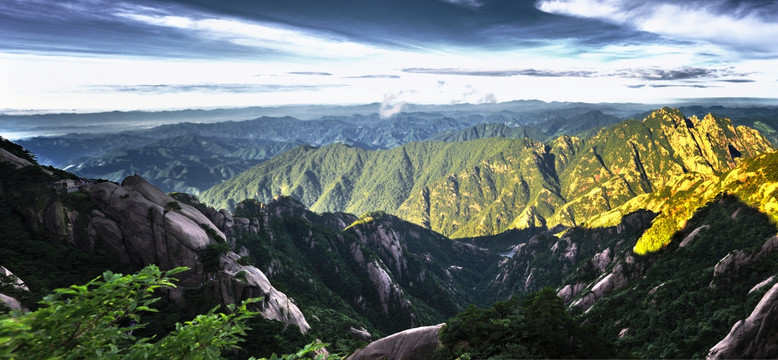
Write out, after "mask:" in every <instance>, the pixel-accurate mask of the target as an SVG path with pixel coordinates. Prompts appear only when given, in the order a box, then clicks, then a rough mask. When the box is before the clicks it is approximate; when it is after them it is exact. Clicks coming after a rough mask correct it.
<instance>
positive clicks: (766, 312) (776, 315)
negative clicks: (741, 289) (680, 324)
mask: <svg viewBox="0 0 778 360" xmlns="http://www.w3.org/2000/svg"><path fill="white" fill-rule="evenodd" d="M776 324H778V284H775V285H773V287H772V288H770V290H768V291H767V293H765V294H764V296H763V297H762V300H760V301H759V303H758V304H757V305H756V307H755V308H754V311H752V312H751V315H750V316H749V317H748V318H746V319H745V320H740V321H738V322H737V323H735V325H734V326H732V329H731V330H730V331H729V334H727V336H726V337H725V338H724V339H722V340H721V341H719V343H718V344H716V345H715V346H714V347H713V348H711V349H710V351H709V352H708V359H733V358H737V359H745V358H757V359H768V358H775V357H776V356H778V326H776Z"/></svg>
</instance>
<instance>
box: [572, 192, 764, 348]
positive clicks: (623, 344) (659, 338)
mask: <svg viewBox="0 0 778 360" xmlns="http://www.w3.org/2000/svg"><path fill="white" fill-rule="evenodd" d="M696 229H699V230H697V233H696V236H695V237H694V238H693V239H690V241H689V242H687V244H686V246H684V247H680V246H679V244H680V243H681V241H682V240H683V239H684V238H685V237H686V236H688V235H689V234H690V233H691V232H692V231H695V230H696ZM777 231H778V229H776V227H775V224H773V223H772V222H771V221H770V218H768V217H767V216H766V215H764V214H762V213H760V212H759V211H758V210H756V209H754V208H751V207H749V206H747V205H745V204H744V203H743V202H741V201H740V200H739V199H738V198H737V197H734V196H728V195H722V196H719V197H717V198H716V199H715V200H714V201H711V202H710V203H708V204H707V205H706V206H705V207H703V208H700V209H699V210H698V211H697V212H696V213H695V214H694V216H693V217H692V218H691V219H690V220H689V221H688V222H687V225H686V227H685V228H684V229H681V230H680V231H679V232H678V233H677V234H676V235H675V236H674V237H673V238H672V241H671V242H670V243H669V245H667V246H666V247H665V248H663V249H661V250H659V251H657V252H655V253H650V254H648V255H645V256H640V257H637V258H636V260H637V261H639V262H641V263H642V264H644V265H646V266H647V265H650V268H648V270H647V271H646V272H645V274H644V276H641V277H639V278H637V279H635V280H634V281H633V282H631V283H630V285H629V286H628V287H627V288H625V289H622V290H619V291H615V292H614V293H613V294H611V295H609V296H608V297H605V298H603V299H601V300H599V301H598V302H597V304H595V305H594V306H593V307H592V308H591V309H590V310H589V311H587V312H586V313H585V314H583V315H582V317H583V319H584V320H585V321H587V322H589V323H592V324H595V325H598V326H600V327H602V329H603V330H604V333H605V335H606V336H607V337H608V338H611V339H618V340H617V341H616V344H617V346H618V348H619V349H620V350H621V351H623V352H626V353H632V354H634V356H637V357H640V358H702V357H705V356H706V355H707V351H708V350H709V349H710V348H711V347H712V346H713V345H715V344H716V342H718V341H719V340H721V339H722V338H724V336H725V335H726V334H727V332H728V331H729V330H730V329H731V327H732V325H733V324H734V323H735V322H737V321H738V320H741V319H743V318H745V317H747V316H748V314H749V313H750V312H751V310H753V308H754V305H755V304H756V302H757V301H758V300H759V299H760V298H761V296H762V294H763V291H764V290H763V291H762V292H761V293H760V292H754V293H750V294H749V291H750V289H751V288H752V287H753V286H754V285H756V284H757V283H759V282H761V281H763V280H765V279H767V278H769V277H770V276H772V275H775V274H776V271H775V264H776V262H778V254H776V253H772V254H769V255H766V256H764V257H762V258H760V259H759V260H758V261H756V262H755V263H752V264H749V265H743V268H742V269H740V270H738V269H735V268H730V269H727V270H726V271H725V272H724V273H723V274H721V275H719V276H716V277H714V274H713V269H714V267H715V266H716V264H717V263H718V262H719V260H721V259H722V258H724V257H725V256H727V255H728V254H729V253H731V252H732V251H735V250H739V251H744V252H745V253H746V254H752V253H753V252H757V251H758V250H759V249H760V248H761V246H762V244H764V242H765V241H766V240H767V239H769V238H770V237H772V236H774V235H775V234H776V232H777ZM614 319H618V322H616V321H614ZM623 329H628V330H627V331H626V333H625V335H624V336H623V337H621V338H619V333H620V332H621V331H622V330H623Z"/></svg>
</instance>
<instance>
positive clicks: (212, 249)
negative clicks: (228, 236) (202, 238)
mask: <svg viewBox="0 0 778 360" xmlns="http://www.w3.org/2000/svg"><path fill="white" fill-rule="evenodd" d="M230 250H232V248H231V247H230V244H229V243H227V242H218V243H210V244H208V245H206V246H205V249H204V250H203V253H202V254H201V255H200V262H201V263H202V264H203V268H204V269H205V271H208V272H215V271H217V270H218V269H219V257H221V256H222V255H223V254H226V253H228V252H229V251H230Z"/></svg>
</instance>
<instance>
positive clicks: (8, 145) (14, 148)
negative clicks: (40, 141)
mask: <svg viewBox="0 0 778 360" xmlns="http://www.w3.org/2000/svg"><path fill="white" fill-rule="evenodd" d="M0 149H4V150H6V151H8V152H9V153H11V154H14V155H16V156H18V157H20V158H22V159H24V160H27V161H29V162H31V163H33V164H37V161H36V160H35V155H34V154H33V153H32V152H30V150H27V149H25V148H23V147H22V146H21V145H18V144H16V143H14V142H12V141H9V140H7V139H5V138H3V137H2V136H0Z"/></svg>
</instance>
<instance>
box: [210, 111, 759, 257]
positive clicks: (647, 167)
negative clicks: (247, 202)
mask: <svg viewBox="0 0 778 360" xmlns="http://www.w3.org/2000/svg"><path fill="white" fill-rule="evenodd" d="M584 115H585V116H583V115H582V119H583V120H584V121H585V122H591V123H597V124H601V125H606V124H611V123H613V120H614V118H612V117H608V116H605V115H604V114H602V113H596V112H592V113H590V114H584ZM697 122H698V125H700V126H698V127H695V126H694V125H693V124H692V120H689V119H685V118H684V116H683V114H682V113H680V112H679V111H678V110H675V109H667V108H665V109H662V110H658V111H656V112H654V113H652V114H650V116H649V117H647V118H646V119H645V121H635V120H628V121H624V122H620V123H618V124H615V125H612V126H609V127H605V128H602V129H601V130H600V131H599V132H598V133H597V134H596V135H593V136H592V137H590V138H588V139H586V140H585V141H583V140H581V139H578V138H576V139H575V140H573V139H572V138H566V139H568V140H570V141H552V142H551V143H550V144H543V143H540V142H537V141H533V140H530V139H526V138H525V139H504V138H491V139H477V140H471V141H464V142H457V143H441V142H432V143H407V144H405V145H402V146H399V147H396V148H393V149H390V150H382V151H367V150H362V149H357V148H352V147H348V146H345V145H337V144H336V145H330V146H325V147H321V148H313V147H307V146H303V147H299V148H296V149H294V150H291V151H289V152H286V153H284V154H280V155H279V156H276V157H274V158H273V159H270V160H268V161H267V162H264V163H262V164H260V165H258V166H256V167H253V168H252V169H249V170H247V171H246V172H244V173H242V174H240V175H238V176H236V177H234V178H232V179H230V180H228V181H225V182H224V183H221V184H219V185H217V186H214V187H213V188H211V189H209V190H207V191H205V192H203V193H202V199H203V201H204V202H205V203H207V204H210V205H212V206H215V207H217V208H222V207H230V206H232V205H233V204H235V203H236V202H239V201H241V200H243V199H256V200H258V201H262V202H267V201H269V200H270V199H272V198H273V197H274V196H276V195H279V194H280V195H285V196H292V197H294V198H296V199H298V200H300V201H301V202H302V203H303V204H305V205H306V206H308V207H310V208H311V209H312V210H314V211H319V212H325V211H343V212H349V213H354V214H363V213H366V212H370V211H385V212H387V213H390V214H394V215H398V216H400V217H402V218H404V219H406V220H408V221H411V222H413V223H416V224H419V225H423V226H426V227H429V228H431V229H433V230H435V231H438V232H440V233H442V234H444V235H446V236H449V237H456V238H461V237H473V236H483V235H493V234H497V233H501V232H504V231H506V230H509V229H514V228H529V227H533V226H537V227H543V226H547V227H553V226H554V225H557V224H562V225H565V226H574V225H578V224H582V223H584V222H586V221H588V220H590V219H593V218H594V217H596V216H597V215H599V214H601V213H603V212H606V211H609V210H612V209H615V208H618V207H619V206H621V205H623V204H625V203H627V202H628V201H629V200H631V199H633V198H635V197H636V196H638V195H642V194H647V193H651V192H653V191H655V190H657V188H658V187H661V186H662V184H669V183H671V180H672V179H674V178H676V177H679V176H682V175H683V174H686V173H690V172H694V173H699V174H705V175H712V174H721V173H723V172H725V171H727V170H729V169H730V168H731V167H732V166H734V164H735V162H734V161H733V160H732V156H731V155H730V151H729V147H731V146H733V145H731V144H734V143H737V144H738V146H739V147H744V149H738V151H739V153H740V152H742V155H743V156H745V157H748V156H754V155H756V154H759V153H762V152H765V151H768V150H770V149H771V147H770V144H769V143H768V142H767V141H765V140H764V139H763V138H761V137H760V136H757V135H756V133H755V132H753V131H752V130H743V129H735V128H734V127H732V126H731V122H730V121H729V120H726V119H721V118H714V119H712V120H711V119H708V120H706V123H705V124H703V125H704V126H703V125H701V123H700V122H701V120H700V121H697ZM687 124H688V125H687ZM562 125H563V124H562ZM560 126H561V125H560ZM551 127H553V128H554V129H551V133H553V132H557V131H562V132H564V131H563V130H562V129H561V128H560V127H559V126H551ZM593 127H596V128H599V127H600V125H598V126H593ZM733 129H734V130H733ZM695 139H704V141H702V140H700V141H699V143H698V140H695ZM692 144H697V145H695V146H692ZM708 158H710V159H711V161H708V160H706V159H708ZM634 210H635V209H633V211H634ZM663 224H664V223H663ZM664 225H667V224H664ZM669 231H670V227H667V226H665V228H663V229H662V231H661V232H660V233H659V234H655V235H657V236H656V237H654V238H652V239H651V244H652V245H651V246H650V248H651V249H654V248H656V247H657V246H656V244H664V242H663V239H659V237H662V236H664V235H666V234H667V233H668V232H669ZM658 246H661V245H658ZM645 247H646V246H643V247H641V248H639V249H638V250H640V251H642V250H643V248H645Z"/></svg>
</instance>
